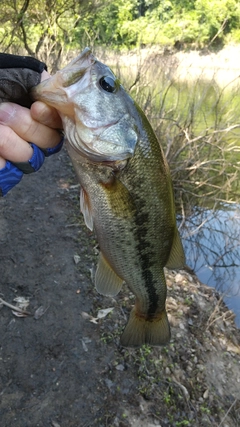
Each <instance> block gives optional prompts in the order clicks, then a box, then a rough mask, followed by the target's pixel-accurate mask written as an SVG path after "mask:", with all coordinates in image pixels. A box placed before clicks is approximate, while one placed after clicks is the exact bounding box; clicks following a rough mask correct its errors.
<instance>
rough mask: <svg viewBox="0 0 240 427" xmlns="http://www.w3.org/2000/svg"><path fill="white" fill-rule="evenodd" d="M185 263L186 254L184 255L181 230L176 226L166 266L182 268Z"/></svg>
mask: <svg viewBox="0 0 240 427" xmlns="http://www.w3.org/2000/svg"><path fill="white" fill-rule="evenodd" d="M184 265H185V255H184V250H183V245H182V242H181V238H180V235H179V231H178V229H177V228H176V232H175V236H174V240H173V244H172V248H171V252H170V255H169V258H168V260H167V263H166V265H165V267H167V268H170V269H171V268H173V269H175V268H182V267H184Z"/></svg>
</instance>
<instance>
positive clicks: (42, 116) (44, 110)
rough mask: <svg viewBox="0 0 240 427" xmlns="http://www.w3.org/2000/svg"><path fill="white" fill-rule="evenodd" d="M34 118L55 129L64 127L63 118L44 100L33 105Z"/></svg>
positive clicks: (32, 113)
mask: <svg viewBox="0 0 240 427" xmlns="http://www.w3.org/2000/svg"><path fill="white" fill-rule="evenodd" d="M31 115H32V118H33V119H34V120H36V121H38V122H40V123H42V124H43V125H46V126H49V127H51V128H54V129H62V127H63V126H62V121H61V118H60V116H59V114H58V112H57V110H55V108H52V107H49V106H48V105H46V104H44V102H41V101H36V102H34V103H33V104H32V106H31Z"/></svg>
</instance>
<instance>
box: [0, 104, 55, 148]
mask: <svg viewBox="0 0 240 427" xmlns="http://www.w3.org/2000/svg"><path fill="white" fill-rule="evenodd" d="M0 123H1V124H4V125H6V126H9V127H10V128H11V129H12V130H13V131H14V132H15V133H16V134H17V135H18V136H19V137H20V138H21V139H23V140H25V141H29V142H33V143H34V144H36V145H38V146H39V147H40V148H52V147H55V146H56V145H57V144H58V143H59V142H60V140H61V135H60V134H59V132H57V131H56V130H54V129H52V128H49V127H48V126H45V125H43V124H42V123H39V122H37V121H36V120H34V119H33V118H32V116H31V112H30V110H29V109H28V108H25V107H21V106H20V105H17V104H13V103H11V102H4V103H2V104H0Z"/></svg>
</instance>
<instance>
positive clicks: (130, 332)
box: [120, 307, 171, 347]
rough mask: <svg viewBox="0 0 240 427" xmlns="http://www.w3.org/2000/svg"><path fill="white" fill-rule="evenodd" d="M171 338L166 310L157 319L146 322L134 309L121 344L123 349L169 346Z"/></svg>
mask: <svg viewBox="0 0 240 427" xmlns="http://www.w3.org/2000/svg"><path fill="white" fill-rule="evenodd" d="M170 337H171V333H170V326H169V323H168V318H167V313H166V311H165V310H164V311H162V312H161V313H160V314H159V315H158V316H157V317H156V318H154V319H151V320H146V319H144V318H143V317H140V316H139V315H137V313H136V309H135V307H134V308H133V310H132V311H131V313H130V318H129V321H128V323H127V326H126V328H125V329H124V331H123V334H122V336H121V340H120V342H121V345H122V346H123V347H140V346H141V345H143V344H149V345H152V346H160V345H165V344H167V343H168V341H169V340H170Z"/></svg>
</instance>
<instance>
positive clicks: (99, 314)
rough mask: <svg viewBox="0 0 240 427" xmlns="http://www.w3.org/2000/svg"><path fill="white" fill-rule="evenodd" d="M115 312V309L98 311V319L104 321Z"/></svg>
mask: <svg viewBox="0 0 240 427" xmlns="http://www.w3.org/2000/svg"><path fill="white" fill-rule="evenodd" d="M113 310H114V307H110V308H103V309H102V310H99V311H98V314H97V319H103V318H104V317H106V316H107V315H108V314H109V313H111V312H112V311H113Z"/></svg>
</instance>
